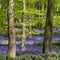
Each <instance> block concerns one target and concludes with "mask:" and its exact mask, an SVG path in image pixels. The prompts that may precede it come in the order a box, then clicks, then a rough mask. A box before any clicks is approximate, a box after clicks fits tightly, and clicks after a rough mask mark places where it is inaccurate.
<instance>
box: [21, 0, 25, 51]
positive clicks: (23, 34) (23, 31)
mask: <svg viewBox="0 0 60 60" xmlns="http://www.w3.org/2000/svg"><path fill="white" fill-rule="evenodd" d="M22 20H23V26H22V45H21V48H22V51H25V49H26V48H25V39H26V33H25V32H26V2H25V0H23V17H22Z"/></svg>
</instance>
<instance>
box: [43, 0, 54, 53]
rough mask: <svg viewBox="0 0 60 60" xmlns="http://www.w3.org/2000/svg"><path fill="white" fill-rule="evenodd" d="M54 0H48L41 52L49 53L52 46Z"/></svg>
mask: <svg viewBox="0 0 60 60" xmlns="http://www.w3.org/2000/svg"><path fill="white" fill-rule="evenodd" d="M53 10H54V0H48V8H47V17H46V26H45V35H44V42H43V53H49V52H50V53H51V48H52V28H53Z"/></svg>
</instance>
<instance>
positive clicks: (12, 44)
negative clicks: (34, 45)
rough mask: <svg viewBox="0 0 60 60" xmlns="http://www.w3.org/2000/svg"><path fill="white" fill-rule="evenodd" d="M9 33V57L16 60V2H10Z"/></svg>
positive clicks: (10, 0)
mask: <svg viewBox="0 0 60 60" xmlns="http://www.w3.org/2000/svg"><path fill="white" fill-rule="evenodd" d="M8 31H9V43H8V57H10V58H15V56H16V40H15V24H14V0H9V6H8Z"/></svg>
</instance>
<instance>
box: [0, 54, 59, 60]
mask: <svg viewBox="0 0 60 60" xmlns="http://www.w3.org/2000/svg"><path fill="white" fill-rule="evenodd" d="M43 56H45V57H47V56H46V55H43V54H42V55H38V56H36V55H21V56H16V58H15V59H12V58H9V60H60V54H56V55H55V54H52V55H51V56H48V57H47V59H46V58H45V57H43ZM6 59H7V58H6V56H3V55H2V56H0V60H6Z"/></svg>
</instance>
